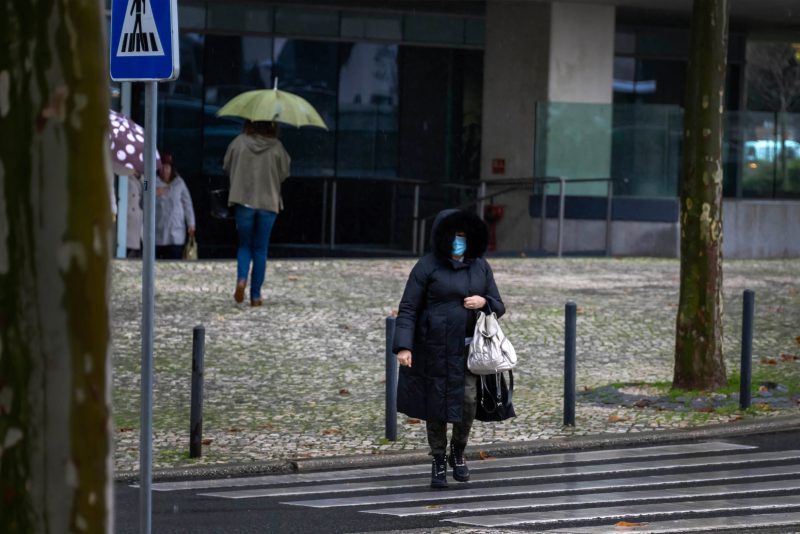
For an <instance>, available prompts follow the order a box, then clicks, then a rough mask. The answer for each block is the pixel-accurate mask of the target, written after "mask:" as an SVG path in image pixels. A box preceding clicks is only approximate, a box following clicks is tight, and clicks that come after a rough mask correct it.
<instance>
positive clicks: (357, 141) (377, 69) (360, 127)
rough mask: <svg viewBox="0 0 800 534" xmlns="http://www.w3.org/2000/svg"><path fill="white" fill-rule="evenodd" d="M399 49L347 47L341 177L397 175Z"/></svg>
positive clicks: (344, 52) (341, 106) (340, 131)
mask: <svg viewBox="0 0 800 534" xmlns="http://www.w3.org/2000/svg"><path fill="white" fill-rule="evenodd" d="M397 90H398V83H397V46H395V45H384V44H369V43H356V44H347V45H342V47H341V70H340V76H339V127H338V135H339V144H338V160H337V174H338V175H339V176H365V175H366V176H396V175H397V110H398V94H397Z"/></svg>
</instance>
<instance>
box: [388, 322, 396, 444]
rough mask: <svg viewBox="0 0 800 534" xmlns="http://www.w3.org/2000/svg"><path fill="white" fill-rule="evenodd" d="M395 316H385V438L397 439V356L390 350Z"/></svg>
mask: <svg viewBox="0 0 800 534" xmlns="http://www.w3.org/2000/svg"><path fill="white" fill-rule="evenodd" d="M394 323H395V318H394V317H392V316H389V317H387V318H386V439H388V440H389V441H397V358H396V357H395V355H394V352H392V344H393V342H394Z"/></svg>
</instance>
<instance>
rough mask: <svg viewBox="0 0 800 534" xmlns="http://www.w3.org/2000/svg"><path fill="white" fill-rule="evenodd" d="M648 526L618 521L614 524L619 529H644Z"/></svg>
mask: <svg viewBox="0 0 800 534" xmlns="http://www.w3.org/2000/svg"><path fill="white" fill-rule="evenodd" d="M645 525H647V523H630V522H628V521H618V522H617V523H614V526H615V527H617V528H633V527H643V526H645Z"/></svg>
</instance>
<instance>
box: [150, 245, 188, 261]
mask: <svg viewBox="0 0 800 534" xmlns="http://www.w3.org/2000/svg"><path fill="white" fill-rule="evenodd" d="M156 258H158V259H159V260H180V259H183V245H157V246H156Z"/></svg>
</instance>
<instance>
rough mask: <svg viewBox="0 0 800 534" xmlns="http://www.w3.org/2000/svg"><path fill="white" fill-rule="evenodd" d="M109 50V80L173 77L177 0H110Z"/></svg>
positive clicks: (176, 58)
mask: <svg viewBox="0 0 800 534" xmlns="http://www.w3.org/2000/svg"><path fill="white" fill-rule="evenodd" d="M110 52H111V79H112V80H115V81H159V80H174V79H176V78H177V77H178V74H179V71H180V54H179V49H178V0H112V1H111V43H110Z"/></svg>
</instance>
